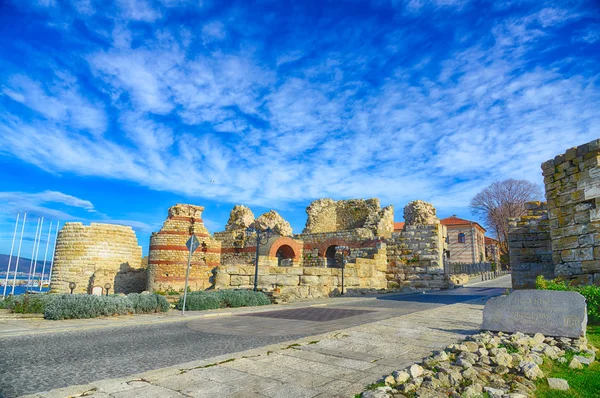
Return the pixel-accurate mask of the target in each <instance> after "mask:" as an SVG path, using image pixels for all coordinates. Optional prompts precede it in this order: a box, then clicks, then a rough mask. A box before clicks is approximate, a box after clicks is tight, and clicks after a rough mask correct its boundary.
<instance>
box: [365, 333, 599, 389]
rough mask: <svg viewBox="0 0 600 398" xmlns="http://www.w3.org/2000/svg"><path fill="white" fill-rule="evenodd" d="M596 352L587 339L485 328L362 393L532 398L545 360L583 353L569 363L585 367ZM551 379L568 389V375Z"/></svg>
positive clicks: (555, 385)
mask: <svg viewBox="0 0 600 398" xmlns="http://www.w3.org/2000/svg"><path fill="white" fill-rule="evenodd" d="M596 351H597V349H596V348H594V347H593V346H591V345H590V346H588V345H587V340H586V339H585V338H580V339H570V338H564V337H561V338H553V337H546V336H544V335H542V334H540V333H536V334H535V335H533V336H532V335H526V334H524V333H520V332H517V333H514V334H507V333H502V332H498V333H493V332H488V331H486V332H481V333H479V334H475V335H472V336H470V337H468V338H467V340H466V341H464V342H462V343H458V344H450V345H449V346H448V347H446V349H445V350H443V351H440V352H438V353H436V354H434V355H432V356H430V357H428V358H425V359H424V360H423V361H422V363H421V364H413V365H411V366H410V367H408V368H407V369H403V370H398V371H395V372H394V373H392V374H391V375H389V376H387V377H385V378H383V379H382V381H383V382H384V383H385V386H382V387H378V388H375V389H373V390H368V391H365V392H363V393H362V395H361V396H362V397H370V398H386V397H408V396H410V397H419V398H427V397H431V398H433V397H440V396H448V397H456V398H458V397H464V398H470V397H472V398H475V397H480V396H482V394H484V393H487V395H488V396H489V397H490V398H525V397H531V396H533V392H534V390H535V389H536V384H535V382H536V380H540V379H543V378H544V377H545V375H544V373H543V372H542V370H541V369H540V365H542V363H543V362H544V360H545V359H546V360H554V361H557V362H560V363H566V362H567V359H566V357H565V355H566V354H567V353H573V354H579V355H577V356H575V357H574V358H573V359H572V361H571V362H570V364H569V367H571V368H576V369H582V368H583V366H584V365H582V363H586V365H589V364H591V363H593V362H594V361H595V358H596ZM582 360H583V361H582ZM547 382H548V385H549V386H550V388H551V389H556V390H568V389H569V384H568V382H567V381H566V380H563V379H557V378H548V379H547Z"/></svg>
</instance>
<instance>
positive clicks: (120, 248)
mask: <svg viewBox="0 0 600 398" xmlns="http://www.w3.org/2000/svg"><path fill="white" fill-rule="evenodd" d="M141 260H142V248H141V247H140V246H139V245H138V241H137V238H136V236H135V232H134V231H133V229H131V227H127V226H123V225H113V224H98V223H92V224H91V225H89V226H86V225H83V224H82V223H80V222H69V223H65V225H64V226H63V228H62V229H61V230H60V232H59V234H58V238H57V242H56V252H55V255H54V267H53V270H52V277H51V281H50V290H51V291H52V292H55V293H68V292H70V289H69V282H75V283H76V284H77V287H76V288H75V291H74V293H92V290H93V289H94V288H96V292H102V293H105V292H104V285H105V284H106V283H110V284H111V285H112V291H111V292H116V293H123V292H127V293H132V292H141V291H143V290H144V288H145V285H146V270H145V269H144V268H142V267H141Z"/></svg>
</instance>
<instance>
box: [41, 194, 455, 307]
mask: <svg viewBox="0 0 600 398" xmlns="http://www.w3.org/2000/svg"><path fill="white" fill-rule="evenodd" d="M203 210H204V208H203V207H201V206H194V205H187V204H178V205H175V206H173V207H171V208H170V209H169V211H168V214H167V218H166V220H165V222H164V224H163V226H162V228H161V229H160V230H159V231H157V232H154V233H153V234H152V236H151V238H150V250H149V256H148V257H147V258H144V259H142V258H141V248H140V247H139V246H138V245H137V240H136V238H135V233H134V232H133V230H131V228H129V227H121V226H114V225H108V226H105V225H101V224H92V225H91V226H90V227H85V226H83V225H81V224H80V223H68V224H66V225H65V227H64V228H63V230H62V231H61V232H60V234H59V243H58V247H57V254H56V256H57V257H56V265H55V271H54V272H53V276H52V281H53V289H54V291H61V292H66V291H68V288H67V287H66V286H67V285H68V282H71V281H73V282H76V283H77V285H78V288H77V291H78V292H81V293H83V292H88V293H90V292H92V288H93V287H94V286H96V287H97V286H103V285H104V283H106V282H110V283H111V284H112V285H113V286H114V289H115V290H113V291H116V292H117V293H119V292H127V293H128V292H134V291H135V292H138V291H142V290H149V291H162V292H170V291H175V292H183V289H184V285H185V274H186V270H187V262H188V255H189V252H188V249H187V247H186V242H187V240H188V239H189V237H190V236H191V234H192V233H193V234H195V235H196V237H197V238H198V240H199V241H200V247H199V248H198V249H197V250H196V251H195V252H194V253H193V255H192V257H191V269H190V278H189V288H190V289H191V290H206V289H213V288H214V289H235V288H244V289H249V288H251V287H252V286H253V284H254V263H255V258H256V236H255V235H254V236H247V234H246V229H247V228H248V227H257V228H259V229H261V230H264V229H266V228H267V227H269V228H271V229H272V230H273V231H274V232H275V233H276V235H275V236H274V237H272V238H271V239H269V240H268V241H267V242H265V244H264V245H260V246H259V248H258V255H259V278H258V281H257V282H258V286H259V288H261V289H262V290H265V291H268V292H272V293H273V295H274V296H276V297H279V298H281V299H282V300H292V299H296V298H305V297H313V298H314V297H324V296H328V295H332V294H338V293H339V292H340V291H341V286H342V280H341V275H342V270H341V261H342V255H341V253H339V252H336V250H335V247H336V246H340V245H343V246H347V247H348V251H347V253H345V254H344V260H346V261H345V264H346V265H345V269H344V287H345V289H346V290H347V291H348V292H349V293H355V292H359V291H373V290H374V289H386V288H403V287H415V288H423V289H427V288H443V287H447V286H449V281H448V278H447V276H445V275H444V267H443V253H444V250H445V248H446V246H445V239H444V238H445V233H446V231H445V228H444V227H443V226H442V225H441V224H440V221H439V219H437V217H436V215H435V209H434V208H433V206H431V205H430V204H427V203H425V202H422V201H415V202H411V203H410V204H409V205H408V206H407V207H406V208H405V211H404V215H405V218H406V220H407V222H406V227H405V229H404V230H403V231H401V232H399V233H393V232H392V231H393V221H394V209H393V207H392V206H387V207H384V208H382V207H381V206H380V203H379V200H378V199H368V200H359V199H353V200H341V201H337V202H336V201H333V200H331V199H321V200H318V201H315V202H313V203H312V204H311V205H310V206H309V207H308V208H307V216H308V217H307V218H308V221H307V224H306V228H305V229H304V231H303V232H302V233H301V234H296V235H293V234H292V228H291V226H290V224H289V223H288V222H287V221H285V220H284V219H283V218H282V217H281V216H280V215H279V214H277V212H275V211H273V210H271V211H269V212H267V213H265V214H263V215H261V216H259V217H257V218H255V217H254V214H253V213H252V211H251V210H250V209H249V208H247V207H245V206H240V205H237V206H235V207H234V208H233V210H232V212H231V215H230V218H229V221H228V222H227V225H226V227H225V231H223V232H216V233H214V235H211V234H210V233H209V231H208V230H207V229H206V227H205V226H204V223H203V221H202V212H203ZM142 261H144V265H146V266H147V268H145V267H144V268H142ZM132 264H134V265H132Z"/></svg>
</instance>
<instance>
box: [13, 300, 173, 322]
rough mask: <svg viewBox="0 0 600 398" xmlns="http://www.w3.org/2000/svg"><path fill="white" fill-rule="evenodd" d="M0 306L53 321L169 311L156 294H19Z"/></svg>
mask: <svg viewBox="0 0 600 398" xmlns="http://www.w3.org/2000/svg"><path fill="white" fill-rule="evenodd" d="M2 304H3V306H5V307H6V308H7V309H9V310H11V311H12V312H14V313H19V314H44V318H46V319H52V320H56V319H75V318H95V317H98V316H112V315H123V314H131V313H136V314H142V313H152V312H166V311H168V310H169V308H170V306H169V303H168V301H167V299H165V298H164V297H162V296H160V295H158V294H130V295H129V296H118V295H111V296H108V297H107V296H95V295H90V294H22V295H18V296H9V297H7V298H6V299H5V300H3V302H2Z"/></svg>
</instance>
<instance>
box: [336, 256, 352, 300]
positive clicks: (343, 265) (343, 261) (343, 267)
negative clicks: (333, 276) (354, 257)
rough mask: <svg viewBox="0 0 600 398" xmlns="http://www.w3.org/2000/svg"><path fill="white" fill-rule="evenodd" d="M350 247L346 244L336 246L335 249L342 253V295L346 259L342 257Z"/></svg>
mask: <svg viewBox="0 0 600 398" xmlns="http://www.w3.org/2000/svg"><path fill="white" fill-rule="evenodd" d="M349 250H350V248H349V247H348V246H336V247H335V251H336V252H338V251H339V252H341V253H342V296H343V295H344V270H345V269H346V260H345V259H344V253H346V252H347V251H349Z"/></svg>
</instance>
